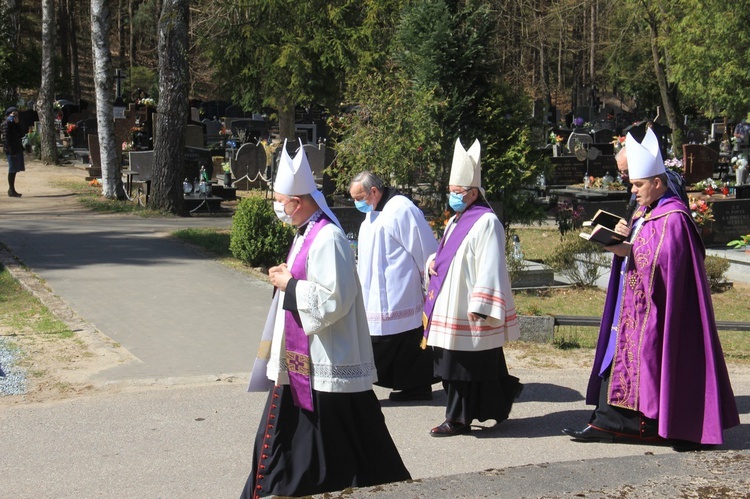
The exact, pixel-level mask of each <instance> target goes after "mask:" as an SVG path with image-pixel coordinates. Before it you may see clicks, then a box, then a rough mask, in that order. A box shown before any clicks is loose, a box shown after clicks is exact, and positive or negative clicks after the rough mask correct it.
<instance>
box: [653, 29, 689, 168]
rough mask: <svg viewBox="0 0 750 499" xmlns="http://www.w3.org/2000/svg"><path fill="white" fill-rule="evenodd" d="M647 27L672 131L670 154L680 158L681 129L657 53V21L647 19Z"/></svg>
mask: <svg viewBox="0 0 750 499" xmlns="http://www.w3.org/2000/svg"><path fill="white" fill-rule="evenodd" d="M648 25H649V28H650V30H651V55H652V56H653V59H654V74H655V75H656V81H657V83H658V84H659V93H660V94H661V102H662V105H663V106H664V114H665V115H666V116H667V122H668V123H669V128H671V129H672V152H673V153H674V154H675V155H676V156H677V157H680V156H681V152H682V129H681V128H680V123H679V121H678V119H677V102H676V101H675V99H674V95H673V94H672V92H670V91H669V84H668V83H667V75H666V71H665V70H664V66H663V65H662V63H661V59H662V58H661V55H660V53H659V45H658V41H657V40H658V38H657V35H658V34H659V30H658V28H657V20H656V19H655V18H653V17H652V18H650V19H648Z"/></svg>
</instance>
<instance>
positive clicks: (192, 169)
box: [183, 147, 214, 181]
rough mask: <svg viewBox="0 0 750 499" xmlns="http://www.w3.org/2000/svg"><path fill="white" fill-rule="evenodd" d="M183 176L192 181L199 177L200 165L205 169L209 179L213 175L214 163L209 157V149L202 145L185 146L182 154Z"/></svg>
mask: <svg viewBox="0 0 750 499" xmlns="http://www.w3.org/2000/svg"><path fill="white" fill-rule="evenodd" d="M183 161H184V165H185V176H186V177H187V179H188V180H190V181H193V180H195V179H200V170H201V167H203V168H205V169H206V174H207V175H208V178H209V180H210V179H212V178H213V175H214V163H213V160H212V159H211V150H210V149H204V148H202V147H185V156H184V159H183Z"/></svg>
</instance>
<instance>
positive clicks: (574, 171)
mask: <svg viewBox="0 0 750 499" xmlns="http://www.w3.org/2000/svg"><path fill="white" fill-rule="evenodd" d="M551 159H552V166H553V169H552V173H551V175H550V179H549V180H548V181H547V185H550V186H553V185H574V184H582V183H583V177H584V175H585V174H586V172H587V171H588V174H589V176H594V177H603V176H604V175H606V174H607V173H610V174H613V173H614V172H615V171H617V163H616V162H615V158H614V156H610V155H600V156H598V157H597V158H596V159H593V160H586V161H579V160H578V158H576V157H575V156H557V157H553V158H551Z"/></svg>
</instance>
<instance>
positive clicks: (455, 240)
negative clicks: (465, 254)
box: [422, 203, 492, 346]
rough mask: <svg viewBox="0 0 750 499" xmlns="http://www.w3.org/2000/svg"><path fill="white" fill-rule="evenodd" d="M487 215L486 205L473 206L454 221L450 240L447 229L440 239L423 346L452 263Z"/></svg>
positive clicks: (427, 300)
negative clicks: (464, 242) (478, 221)
mask: <svg viewBox="0 0 750 499" xmlns="http://www.w3.org/2000/svg"><path fill="white" fill-rule="evenodd" d="M485 213H492V209H491V208H490V207H489V206H487V205H485V204H477V203H474V204H472V205H471V206H469V207H468V208H466V210H465V211H464V212H463V213H459V214H458V215H456V218H455V219H454V224H455V227H453V230H452V231H451V233H450V237H449V238H448V240H447V241H446V239H445V237H446V235H448V230H447V229H446V230H445V233H444V234H443V237H442V239H440V245H439V246H438V249H437V252H436V253H435V272H436V273H437V275H430V285H429V286H428V287H427V296H426V297H425V300H424V323H425V324H424V338H425V339H424V340H423V341H422V345H423V346H425V345H426V344H427V343H426V340H427V338H428V336H429V334H430V324H431V322H432V311H433V309H434V308H435V301H436V300H437V297H438V295H439V294H440V290H441V289H442V288H443V283H444V282H445V276H446V275H447V274H448V269H449V268H450V266H451V263H453V258H454V257H455V256H456V252H457V251H458V248H459V247H460V246H461V243H462V242H463V241H464V239H465V238H466V234H468V233H469V231H470V230H471V228H472V227H474V224H475V223H476V221H477V220H479V218H481V216H482V215H484V214H485Z"/></svg>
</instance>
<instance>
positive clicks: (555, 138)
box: [549, 132, 564, 145]
mask: <svg viewBox="0 0 750 499" xmlns="http://www.w3.org/2000/svg"><path fill="white" fill-rule="evenodd" d="M549 140H550V142H554V143H555V144H557V145H559V144H560V143H561V142H562V141H563V140H564V139H563V138H562V136H560V135H557V134H556V133H555V132H550V133H549Z"/></svg>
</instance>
